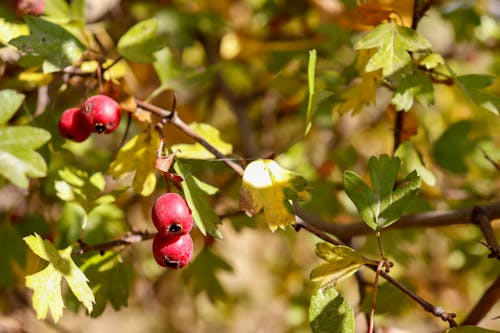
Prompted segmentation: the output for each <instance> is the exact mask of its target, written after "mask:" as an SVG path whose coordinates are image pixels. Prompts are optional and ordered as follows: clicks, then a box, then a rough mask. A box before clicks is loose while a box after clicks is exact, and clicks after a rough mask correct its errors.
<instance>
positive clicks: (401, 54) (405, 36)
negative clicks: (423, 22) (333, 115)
mask: <svg viewBox="0 0 500 333" xmlns="http://www.w3.org/2000/svg"><path fill="white" fill-rule="evenodd" d="M354 48H355V49H356V50H360V49H371V48H377V49H378V51H377V52H376V53H375V54H374V55H373V56H372V57H371V58H370V60H369V61H368V63H367V64H366V71H367V72H371V71H375V70H377V69H382V71H383V75H384V76H389V75H391V74H393V73H395V72H396V71H398V70H400V69H401V68H403V67H405V66H406V65H408V64H409V63H410V62H411V57H410V54H409V53H408V52H414V51H419V50H427V49H430V48H431V44H430V43H429V42H428V41H427V40H426V39H425V38H424V37H422V35H420V34H419V33H418V32H416V31H415V30H413V29H410V28H407V27H402V26H398V25H397V24H396V23H395V22H389V23H384V24H381V25H379V26H377V27H376V28H375V29H373V30H372V31H370V32H369V33H368V34H367V35H366V36H364V37H363V38H362V39H361V40H359V41H358V42H357V43H356V44H355V45H354Z"/></svg>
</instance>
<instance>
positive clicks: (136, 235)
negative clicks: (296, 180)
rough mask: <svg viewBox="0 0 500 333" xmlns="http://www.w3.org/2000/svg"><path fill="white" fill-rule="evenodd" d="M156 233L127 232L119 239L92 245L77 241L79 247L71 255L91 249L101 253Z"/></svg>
mask: <svg viewBox="0 0 500 333" xmlns="http://www.w3.org/2000/svg"><path fill="white" fill-rule="evenodd" d="M155 235H156V233H155V232H154V233H152V232H147V231H144V232H143V231H139V232H127V233H126V234H125V235H123V236H122V237H121V238H119V239H115V240H112V241H109V242H105V243H100V244H94V245H88V244H86V243H84V242H82V241H79V242H78V243H79V245H80V248H79V249H78V250H77V251H75V252H73V253H72V254H73V255H79V254H84V253H87V252H91V251H99V252H101V253H104V251H106V250H110V249H112V248H115V247H118V246H128V245H131V244H135V243H139V242H142V241H145V240H148V239H152V238H153V237H154V236H155Z"/></svg>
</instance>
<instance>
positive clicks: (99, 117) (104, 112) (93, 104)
mask: <svg viewBox="0 0 500 333" xmlns="http://www.w3.org/2000/svg"><path fill="white" fill-rule="evenodd" d="M82 112H83V115H84V116H85V118H87V121H88V122H89V123H90V124H91V125H92V130H93V131H94V132H96V133H99V134H101V133H105V134H109V133H112V132H114V131H115V130H116V128H117V127H118V125H120V119H121V116H122V114H121V110H120V106H119V105H118V103H116V101H115V100H114V99H112V98H111V97H108V96H106V95H95V96H92V97H89V98H88V99H87V100H86V101H85V102H83V104H82Z"/></svg>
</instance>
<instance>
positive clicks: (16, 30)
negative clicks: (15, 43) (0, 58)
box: [0, 17, 30, 45]
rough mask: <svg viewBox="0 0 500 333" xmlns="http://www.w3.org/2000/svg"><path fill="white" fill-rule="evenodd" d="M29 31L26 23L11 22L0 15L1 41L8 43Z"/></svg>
mask: <svg viewBox="0 0 500 333" xmlns="http://www.w3.org/2000/svg"><path fill="white" fill-rule="evenodd" d="M29 33H30V30H29V28H28V26H27V25H26V24H24V23H14V22H9V21H6V20H5V19H4V18H3V17H0V43H2V44H5V45H7V43H8V42H9V41H10V40H11V39H14V38H16V37H19V36H22V35H28V34H29Z"/></svg>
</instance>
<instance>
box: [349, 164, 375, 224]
mask: <svg viewBox="0 0 500 333" xmlns="http://www.w3.org/2000/svg"><path fill="white" fill-rule="evenodd" d="M343 183H344V189H345V192H346V194H347V196H348V197H349V198H350V199H351V200H352V202H354V205H355V206H356V208H357V209H358V212H359V215H360V216H361V218H362V219H363V221H365V222H366V224H367V225H368V226H369V227H370V228H372V229H373V230H376V229H377V213H376V204H377V203H376V200H375V194H374V193H373V191H372V190H371V188H370V187H369V186H368V185H367V184H366V183H365V182H364V181H363V180H362V179H361V177H359V176H358V175H357V174H356V173H355V172H352V171H346V172H344V177H343Z"/></svg>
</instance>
